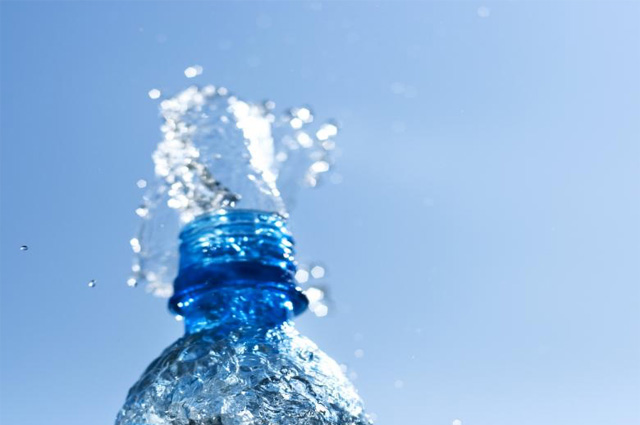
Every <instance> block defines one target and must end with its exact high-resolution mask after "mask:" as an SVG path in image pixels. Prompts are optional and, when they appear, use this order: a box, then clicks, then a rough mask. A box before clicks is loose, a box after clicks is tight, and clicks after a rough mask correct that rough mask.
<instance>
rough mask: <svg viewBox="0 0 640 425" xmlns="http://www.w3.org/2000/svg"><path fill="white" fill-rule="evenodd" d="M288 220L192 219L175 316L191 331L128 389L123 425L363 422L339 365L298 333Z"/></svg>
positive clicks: (252, 214) (298, 298)
mask: <svg viewBox="0 0 640 425" xmlns="http://www.w3.org/2000/svg"><path fill="white" fill-rule="evenodd" d="M286 225H287V223H286V220H285V218H284V217H283V216H281V215H279V214H277V213H270V212H262V211H257V210H241V209H222V210H217V211H215V212H211V213H207V214H204V215H201V216H199V217H197V218H196V219H195V220H193V221H191V222H189V223H188V224H187V225H186V226H185V227H184V228H183V230H182V232H181V234H180V263H179V273H178V277H177V278H176V279H175V282H174V294H173V297H172V298H171V299H170V301H169V308H170V310H171V311H172V312H173V313H174V314H176V315H179V316H181V317H182V318H183V319H184V323H185V335H184V336H183V337H182V338H180V339H179V340H177V341H176V342H175V343H173V344H172V345H171V346H170V347H169V348H167V349H166V350H165V351H164V352H163V353H162V354H161V355H160V357H158V358H157V359H156V360H155V361H153V362H152V363H151V365H150V366H149V367H148V368H147V370H146V371H145V372H144V374H143V375H142V377H141V378H140V380H139V381H138V382H137V383H136V384H135V385H134V386H133V387H132V388H131V390H130V391H129V394H128V396H127V399H126V402H125V404H124V407H123V408H122V410H121V411H120V412H119V414H118V417H117V420H116V424H117V425H142V424H145V425H169V424H171V425H276V424H277V425H365V424H371V421H370V420H369V418H368V417H367V415H366V414H365V412H364V409H363V404H362V401H361V399H360V398H359V396H358V394H357V392H356V390H355V388H354V387H353V386H352V384H351V383H350V382H349V381H348V380H347V378H346V377H345V376H344V374H343V372H342V370H341V369H340V367H339V365H338V364H337V363H336V362H335V361H334V360H333V359H331V358H330V357H329V356H327V355H326V354H325V353H324V352H322V351H321V350H320V349H319V348H318V347H317V346H316V345H315V344H314V343H313V342H312V341H311V340H309V339H308V338H306V337H304V336H302V335H300V334H299V333H298V332H297V331H296V329H295V328H294V325H293V322H292V319H293V317H294V316H296V315H298V314H300V313H302V312H303V311H304V310H305V309H306V307H307V299H306V297H305V296H304V294H303V293H302V292H301V291H300V289H299V288H297V287H296V284H295V281H294V274H295V271H296V266H295V262H294V243H293V239H292V237H291V234H290V233H289V231H288V230H287V227H286Z"/></svg>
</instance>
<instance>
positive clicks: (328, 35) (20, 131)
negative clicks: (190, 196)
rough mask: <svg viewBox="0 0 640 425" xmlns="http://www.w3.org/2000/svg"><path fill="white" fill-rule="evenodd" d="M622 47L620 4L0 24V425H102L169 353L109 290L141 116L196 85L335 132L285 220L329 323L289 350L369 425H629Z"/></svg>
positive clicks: (277, 11)
mask: <svg viewBox="0 0 640 425" xmlns="http://www.w3.org/2000/svg"><path fill="white" fill-rule="evenodd" d="M481 7H484V8H481ZM479 8H481V9H480V10H479ZM479 12H480V13H479ZM487 13H488V16H486V15H487ZM480 15H483V16H485V17H482V16H480ZM638 22H640V3H638V2H624V3H622V2H621V3H613V2H584V3H582V2H573V1H572V2H564V3H553V2H535V1H531V2H526V3H515V2H496V3H480V2H455V3H451V2H434V3H427V2H406V3H397V2H383V3H378V2H372V1H371V2H369V1H367V2H324V3H312V2H298V3H288V2H282V1H278V2H261V3H253V2H216V3H213V2H197V3H186V2H146V1H142V2H112V3H107V2H81V1H76V2H66V3H62V2H45V3H35V2H25V3H18V2H6V1H3V2H2V5H1V36H2V41H1V43H2V44H1V47H2V49H1V68H0V70H1V80H0V81H1V115H0V117H1V137H2V171H1V173H2V174H1V177H2V190H1V194H2V195H1V196H2V198H1V220H2V221H1V225H2V227H1V232H2V234H1V247H0V248H1V257H0V258H1V273H2V274H1V278H2V292H1V302H2V304H1V319H2V320H1V326H2V327H1V331H2V333H1V350H2V351H1V352H2V356H1V372H2V377H1V383H2V405H1V407H0V410H1V413H0V415H1V416H0V418H1V422H2V423H3V424H7V425H9V424H11V425H31V424H60V425H62V424H64V425H86V424H111V423H112V422H113V419H114V417H115V414H116V412H117V410H118V409H119V407H120V404H121V403H122V402H123V400H124V397H125V394H126V392H127V390H128V388H129V386H130V385H131V384H132V383H133V382H134V381H135V380H136V379H137V378H138V376H139V374H140V373H141V372H142V370H143V369H144V367H145V366H146V365H147V364H148V363H149V362H150V361H151V360H152V359H153V358H154V357H155V356H156V355H158V354H159V353H160V351H161V350H162V349H163V348H164V347H165V346H167V345H169V344H170V343H171V342H172V341H173V340H174V339H175V338H177V337H178V336H179V335H180V333H181V326H180V324H179V323H177V322H175V321H174V320H173V319H172V318H171V317H170V316H169V314H168V313H167V311H166V308H165V302H164V301H163V300H159V299H155V298H153V297H151V296H149V295H146V294H145V293H144V290H143V289H142V288H137V289H131V288H128V287H127V286H126V285H125V280H126V278H127V277H128V274H129V266H130V255H131V253H130V248H129V245H128V240H129V238H130V237H131V236H132V234H133V231H134V229H135V227H136V225H137V217H136V216H135V214H134V209H135V207H136V206H137V204H138V201H139V198H140V196H141V193H140V190H139V189H138V188H136V185H135V182H136V181H137V180H138V179H139V178H149V177H151V174H152V166H151V161H150V154H151V152H152V150H153V149H154V145H155V144H156V142H157V141H158V140H159V138H160V134H159V130H158V125H159V119H158V116H157V109H156V106H157V102H155V101H152V100H150V99H149V98H148V96H147V91H148V90H149V89H151V88H154V87H157V88H160V89H162V90H163V91H164V92H165V93H171V92H175V91H176V90H179V89H181V88H183V87H185V86H186V85H187V84H188V82H189V81H188V80H186V79H185V77H184V75H183V74H182V71H183V69H184V68H185V67H187V66H189V65H193V64H199V65H202V66H203V67H204V70H205V71H204V74H203V75H202V76H201V77H200V78H199V80H198V81H200V82H211V83H214V84H223V85H226V86H227V87H229V88H231V89H232V90H234V91H235V92H236V93H239V94H241V95H243V96H244V97H246V98H250V99H256V100H260V99H264V98H271V99H273V100H275V101H276V102H277V104H278V105H279V107H285V106H287V105H297V104H301V103H305V102H308V103H310V104H311V105H313V106H314V108H315V110H316V111H317V112H318V115H319V116H320V117H321V118H329V117H335V118H337V119H338V120H339V121H340V122H341V123H342V125H343V133H342V136H341V138H340V140H339V142H340V143H341V146H342V150H343V156H342V158H341V160H340V163H339V171H340V173H341V174H342V176H343V177H344V182H343V183H342V184H339V185H334V186H326V187H325V188H323V189H321V190H319V191H316V192H315V193H307V194H305V195H304V196H302V198H301V199H300V203H299V207H298V208H297V209H296V210H295V211H294V213H293V226H294V231H295V234H296V236H297V239H298V246H299V252H300V254H301V257H302V258H303V259H320V260H322V261H323V262H324V263H326V264H327V265H328V267H329V270H330V279H329V282H330V283H331V285H332V291H333V292H332V295H333V298H334V299H335V304H336V305H335V308H334V310H333V313H332V314H331V315H330V316H329V317H327V318H325V319H318V318H314V317H311V316H310V315H306V316H305V317H303V318H302V319H301V320H300V321H299V324H300V328H301V329H302V330H303V332H304V333H306V334H307V335H309V336H310V337H312V338H313V339H314V340H315V341H317V342H318V343H319V344H320V346H321V347H323V348H324V349H325V350H326V351H327V352H329V353H330V354H331V355H332V356H334V357H335V358H336V359H338V360H339V361H340V362H343V363H346V364H348V365H349V367H350V368H351V369H352V370H354V371H356V372H357V374H358V377H357V379H356V384H357V385H358V387H359V389H360V392H361V393H362V395H363V397H364V398H365V400H366V402H367V405H368V408H369V410H370V411H371V412H374V413H376V414H377V417H378V423H379V424H386V425H399V424H407V425H422V424H425V425H450V424H451V423H452V421H453V420H455V419H460V420H462V422H463V424H464V425H512V424H517V425H566V424H580V425H603V424H612V425H613V424H625V425H626V424H640V410H639V407H638V406H639V404H638V400H639V397H640V366H639V362H640V342H639V338H638V335H639V331H640V329H639V328H640V317H639V315H640V313H639V308H638V304H639V301H640V292H639V283H640V266H639V259H640V224H639V217H640V197H639V194H640V190H639V189H640V143H639V140H640V80H639V76H640V29H639V28H640V27H639V26H638ZM402 87H404V88H405V90H404V92H402V90H400V89H401V88H402ZM22 244H28V245H29V247H30V249H29V251H27V252H22V251H20V250H19V247H20V245H22ZM90 279H97V282H98V285H97V287H95V288H93V289H90V288H88V287H87V282H88V281H89V280H90ZM357 349H362V350H364V353H365V355H364V357H363V358H361V359H360V358H356V357H355V356H354V352H355V350H357ZM397 387H401V388H397Z"/></svg>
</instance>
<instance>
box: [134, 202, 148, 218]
mask: <svg viewBox="0 0 640 425" xmlns="http://www.w3.org/2000/svg"><path fill="white" fill-rule="evenodd" d="M136 214H138V216H139V217H142V218H144V217H146V216H147V215H148V214H149V209H148V208H146V207H145V206H144V205H142V206H140V207H138V208H136Z"/></svg>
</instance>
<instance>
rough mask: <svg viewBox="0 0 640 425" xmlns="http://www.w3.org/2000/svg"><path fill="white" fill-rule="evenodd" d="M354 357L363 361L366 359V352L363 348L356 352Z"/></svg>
mask: <svg viewBox="0 0 640 425" xmlns="http://www.w3.org/2000/svg"><path fill="white" fill-rule="evenodd" d="M353 355H354V356H355V357H356V359H361V358H363V357H364V350H363V349H362V348H358V349H357V350H356V351H354V353H353Z"/></svg>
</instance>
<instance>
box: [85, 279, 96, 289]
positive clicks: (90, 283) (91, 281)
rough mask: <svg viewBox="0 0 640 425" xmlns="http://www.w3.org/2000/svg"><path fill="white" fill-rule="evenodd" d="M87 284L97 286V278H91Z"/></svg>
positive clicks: (90, 286)
mask: <svg viewBox="0 0 640 425" xmlns="http://www.w3.org/2000/svg"><path fill="white" fill-rule="evenodd" d="M87 286H88V287H89V288H93V287H95V286H96V280H95V279H91V280H90V281H89V283H88V284H87Z"/></svg>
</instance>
